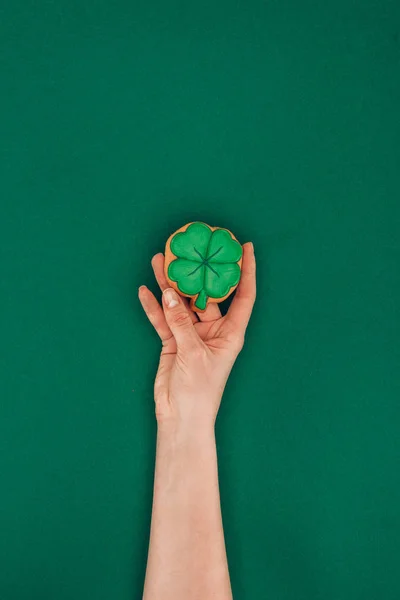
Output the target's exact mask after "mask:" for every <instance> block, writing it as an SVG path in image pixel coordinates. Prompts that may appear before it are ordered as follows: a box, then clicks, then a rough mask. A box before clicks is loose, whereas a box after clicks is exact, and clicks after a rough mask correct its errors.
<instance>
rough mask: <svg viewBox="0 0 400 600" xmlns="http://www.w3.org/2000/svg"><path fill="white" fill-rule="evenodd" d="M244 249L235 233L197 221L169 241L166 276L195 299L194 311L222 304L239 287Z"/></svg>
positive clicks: (182, 292) (174, 285)
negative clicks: (209, 304)
mask: <svg viewBox="0 0 400 600" xmlns="http://www.w3.org/2000/svg"><path fill="white" fill-rule="evenodd" d="M242 255H243V250H242V246H241V245H240V244H239V242H238V241H237V239H236V238H235V236H234V235H233V233H231V232H230V231H228V229H222V228H221V227H210V226H209V225H206V224H205V223H201V222H199V221H196V222H194V223H187V224H186V225H184V226H183V227H181V228H180V229H178V230H177V231H175V233H173V234H172V235H171V236H170V237H169V238H168V240H167V243H166V247H165V276H166V278H167V280H168V283H169V285H170V286H171V287H172V288H174V289H175V290H176V291H177V292H178V294H180V295H181V296H187V297H189V298H191V302H190V306H191V308H192V309H193V310H195V311H198V312H203V311H204V310H206V308H207V304H208V303H209V302H222V301H223V300H225V298H227V297H228V296H229V295H230V294H231V293H232V292H233V291H234V290H235V289H236V287H237V286H238V283H239V281H240V275H241V267H242Z"/></svg>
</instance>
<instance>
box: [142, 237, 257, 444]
mask: <svg viewBox="0 0 400 600" xmlns="http://www.w3.org/2000/svg"><path fill="white" fill-rule="evenodd" d="M152 266H153V270H154V274H155V277H156V279H157V282H158V284H159V286H160V288H161V290H162V292H163V298H162V305H163V306H162V308H161V306H160V305H159V303H158V301H157V300H156V298H155V297H154V295H153V294H152V292H151V291H150V290H149V289H148V288H147V287H145V286H141V287H140V288H139V299H140V302H141V304H142V306H143V309H144V311H145V312H146V315H147V317H148V319H149V321H150V323H151V324H152V325H153V327H154V329H155V330H156V331H157V333H158V335H159V336H160V338H161V341H162V351H161V358H160V364H159V368H158V372H157V377H156V380H155V386H154V395H155V403H156V417H157V422H158V427H159V429H160V428H161V429H167V430H169V429H172V430H176V429H177V428H179V429H180V430H182V428H183V429H184V430H185V431H186V430H187V431H188V432H193V431H199V429H205V430H209V429H210V428H212V427H213V425H214V422H215V418H216V415H217V412H218V408H219V405H220V402H221V398H222V393H223V391H224V387H225V384H226V381H227V379H228V376H229V373H230V371H231V369H232V366H233V364H234V362H235V360H236V357H237V355H238V354H239V352H240V350H241V348H242V346H243V342H244V335H245V331H246V327H247V324H248V322H249V319H250V315H251V312H252V309H253V304H254V301H255V297H256V277H255V273H256V265H255V258H254V249H253V244H252V243H247V244H244V246H243V262H242V276H241V280H240V283H239V286H238V288H237V291H236V294H235V297H234V298H233V300H232V303H231V306H230V308H229V310H228V312H227V314H226V315H225V316H221V312H220V309H219V306H218V304H216V303H209V304H208V306H207V309H206V310H205V311H204V312H203V313H194V312H193V311H191V310H190V309H189V305H188V301H187V299H184V298H181V297H180V296H179V295H178V294H177V293H176V292H175V291H174V290H173V289H172V288H170V287H168V283H167V280H166V278H165V275H164V256H163V254H156V256H154V257H153V260H152Z"/></svg>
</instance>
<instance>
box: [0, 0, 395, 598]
mask: <svg viewBox="0 0 400 600" xmlns="http://www.w3.org/2000/svg"><path fill="white" fill-rule="evenodd" d="M399 31H400V4H399V2H398V1H397V0H396V1H394V0H393V1H390V0H379V1H377V0H336V1H335V2H334V1H333V0H330V1H326V2H315V1H311V0H305V1H303V2H299V1H297V0H282V1H280V2H278V1H277V0H246V1H245V0H239V1H235V2H228V1H227V0H213V1H211V0H206V1H205V2H193V1H192V0H188V1H185V0H172V1H171V2H162V1H160V0H159V1H157V2H152V1H151V0H150V1H145V0H140V1H138V2H131V1H128V0H115V1H113V2H111V0H98V1H95V0H88V1H86V2H84V1H80V0H71V1H67V2H61V1H57V0H53V1H51V0H46V1H45V0H42V1H41V0H38V1H36V2H33V1H32V0H15V1H13V2H3V3H2V6H1V8H0V73H1V95H0V109H1V116H0V119H1V128H0V152H1V156H0V171H1V173H0V189H1V236H0V243H1V295H0V298H1V311H0V320H1V324H0V326H1V330H0V331H1V333H0V335H1V343H2V356H1V374H0V375H1V379H0V386H1V388H0V389H1V392H0V393H1V403H0V407H1V408H0V428H1V432H0V473H1V495H0V565H1V566H0V597H1V600H54V599H57V600H85V599H90V600H92V599H93V600H109V599H110V598H112V599H113V600H139V599H140V598H141V594H142V585H143V577H144V570H145V563H146V551H147V543H148V530H149V521H150V514H151V495H152V477H153V461H154V442H155V431H156V430H155V423H154V417H153V394H152V385H153V378H154V373H155V370H156V366H157V361H158V352H159V342H158V339H157V337H156V335H155V333H154V332H153V331H152V328H151V326H150V325H149V324H148V323H147V322H146V318H145V316H144V314H143V313H142V310H141V308H140V305H139V303H138V300H137V288H138V286H139V285H140V284H147V285H149V286H150V287H151V288H152V289H153V290H156V286H155V284H154V281H153V278H152V273H151V269H150V262H149V261H150V258H151V256H152V254H153V253H155V252H157V251H160V250H162V249H163V245H164V243H165V240H166V239H167V237H168V236H169V234H170V233H171V232H173V231H174V230H176V229H177V228H178V227H180V226H181V225H183V224H185V223H186V222H188V221H189V220H202V221H205V222H207V223H209V224H210V225H217V226H223V227H227V228H229V229H231V230H232V231H233V232H234V233H235V235H236V236H237V237H238V239H239V240H240V241H241V242H245V241H247V240H253V242H254V244H255V250H256V256H257V259H258V299H257V305H256V308H255V312H254V316H253V319H252V321H251V325H250V328H249V331H248V336H247V343H246V345H245V349H244V351H243V353H242V355H241V356H240V359H239V360H238V362H237V365H236V367H235V369H234V372H233V373H232V377H231V379H230V381H229V385H228V388H227V391H226V394H225V397H224V400H223V406H222V409H221V413H220V417H219V420H218V425H217V434H218V448H219V460H220V480H221V495H222V508H223V517H224V523H225V532H226V540H227V550H228V558H229V563H230V570H231V577H232V584H233V590H234V596H235V599H236V600H264V599H265V600H268V599H271V600H272V599H273V600H317V599H323V600H383V599H384V600H398V598H399V597H400V577H399V548H400V481H399V478H400V450H399V445H400V444H399V429H400V402H399V398H400V368H399V365H400V349H399V348H400V344H399V339H400V314H399V312H400V309H399V307H400V268H399V259H400V240H399V237H400V236H399V225H400V223H399V217H400V208H399V202H400V185H399V172H400V143H399V139H400V117H399V106H400V34H399ZM204 600H207V599H204Z"/></svg>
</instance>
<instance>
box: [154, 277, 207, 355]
mask: <svg viewBox="0 0 400 600" xmlns="http://www.w3.org/2000/svg"><path fill="white" fill-rule="evenodd" d="M162 302H163V308H164V313H165V319H166V321H167V323H168V325H169V328H170V330H171V331H172V334H173V336H174V338H175V340H176V344H177V346H178V349H180V350H189V349H190V348H193V346H195V345H196V344H197V343H198V341H199V338H198V335H197V333H196V331H195V328H194V325H193V323H192V319H191V318H190V315H189V313H188V310H187V308H186V306H185V305H184V304H183V302H182V299H181V297H180V296H179V294H177V292H176V291H175V290H174V289H172V288H167V289H166V290H164V292H163V295H162Z"/></svg>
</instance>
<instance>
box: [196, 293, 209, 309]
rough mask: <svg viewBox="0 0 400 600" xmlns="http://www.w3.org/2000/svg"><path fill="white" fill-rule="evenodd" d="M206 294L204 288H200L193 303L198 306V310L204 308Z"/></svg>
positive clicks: (205, 305)
mask: <svg viewBox="0 0 400 600" xmlns="http://www.w3.org/2000/svg"><path fill="white" fill-rule="evenodd" d="M207 300H208V297H207V294H206V293H205V291H204V290H201V292H200V293H199V295H198V296H197V298H196V302H195V303H194V305H195V306H196V307H197V308H199V309H200V310H205V309H206V307H207Z"/></svg>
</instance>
